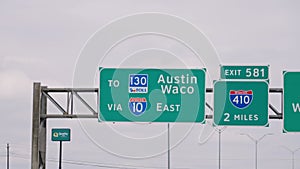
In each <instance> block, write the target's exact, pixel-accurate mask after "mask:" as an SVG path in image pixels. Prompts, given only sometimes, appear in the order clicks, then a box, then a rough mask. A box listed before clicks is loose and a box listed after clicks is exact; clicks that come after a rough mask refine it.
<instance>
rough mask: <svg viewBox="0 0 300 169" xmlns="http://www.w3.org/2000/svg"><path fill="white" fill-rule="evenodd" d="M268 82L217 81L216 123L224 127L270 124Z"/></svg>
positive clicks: (215, 99)
mask: <svg viewBox="0 0 300 169" xmlns="http://www.w3.org/2000/svg"><path fill="white" fill-rule="evenodd" d="M268 90H269V88H268V84H267V82H266V81H217V82H215V84H214V123H215V124H216V125H224V126H229V125H233V126H266V125H267V124H268Z"/></svg>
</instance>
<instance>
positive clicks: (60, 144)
mask: <svg viewBox="0 0 300 169" xmlns="http://www.w3.org/2000/svg"><path fill="white" fill-rule="evenodd" d="M61 156H62V141H59V164H58V169H61Z"/></svg>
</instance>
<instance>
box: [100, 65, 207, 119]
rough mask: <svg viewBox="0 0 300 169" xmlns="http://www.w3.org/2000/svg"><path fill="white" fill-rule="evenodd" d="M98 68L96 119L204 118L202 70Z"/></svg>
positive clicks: (203, 76) (203, 78)
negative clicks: (97, 108) (98, 85)
mask: <svg viewBox="0 0 300 169" xmlns="http://www.w3.org/2000/svg"><path fill="white" fill-rule="evenodd" d="M99 71H100V88H99V92H100V93H99V102H100V104H99V105H100V108H99V110H100V112H99V118H98V120H99V121H110V122H204V120H205V118H204V110H205V69H125V68H118V69H116V68H100V69H99Z"/></svg>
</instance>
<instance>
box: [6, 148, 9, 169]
mask: <svg viewBox="0 0 300 169" xmlns="http://www.w3.org/2000/svg"><path fill="white" fill-rule="evenodd" d="M6 169H9V143H7V144H6Z"/></svg>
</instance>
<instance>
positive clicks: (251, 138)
mask: <svg viewBox="0 0 300 169" xmlns="http://www.w3.org/2000/svg"><path fill="white" fill-rule="evenodd" d="M240 135H245V136H247V137H248V138H249V139H250V140H252V141H253V142H254V143H255V169H257V145H258V143H259V142H260V141H261V140H262V139H263V138H265V137H266V136H269V135H273V133H267V134H264V135H263V136H261V137H260V138H259V139H255V138H253V137H251V136H250V135H249V134H246V133H241V134H240Z"/></svg>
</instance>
